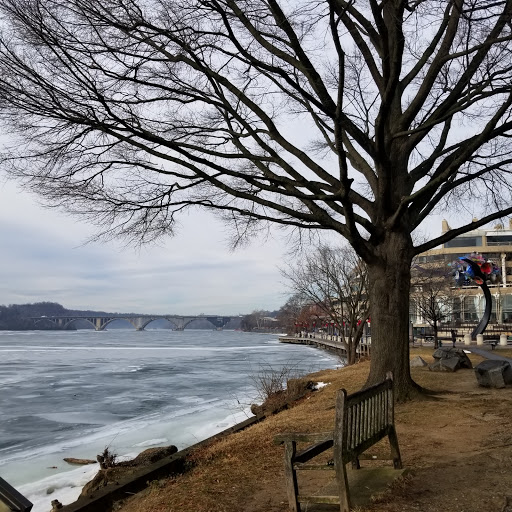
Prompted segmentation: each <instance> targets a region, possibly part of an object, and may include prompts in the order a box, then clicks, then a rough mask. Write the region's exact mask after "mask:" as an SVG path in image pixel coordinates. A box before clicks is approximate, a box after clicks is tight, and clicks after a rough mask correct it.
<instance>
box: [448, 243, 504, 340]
mask: <svg viewBox="0 0 512 512" xmlns="http://www.w3.org/2000/svg"><path fill="white" fill-rule="evenodd" d="M450 266H452V267H453V269H454V272H453V276H454V278H455V283H456V284H457V285H458V286H463V285H465V284H470V283H471V282H474V283H475V284H477V285H478V286H480V288H482V291H483V293H484V299H485V308H484V314H483V316H482V319H481V320H480V323H479V324H478V325H477V326H476V327H475V329H474V330H473V332H472V333H471V337H472V338H475V337H476V336H477V334H482V333H483V332H484V331H485V328H486V327H487V324H488V323H489V319H490V318H491V310H492V298H491V292H490V290H489V287H488V286H487V283H488V282H491V283H493V284H495V283H499V282H500V281H501V273H500V268H499V267H498V266H497V265H495V264H494V262H493V261H491V260H486V259H485V258H484V257H483V256H482V255H481V254H480V253H472V254H470V255H469V256H461V257H460V258H459V259H458V261H456V262H454V263H452V264H451V265H450Z"/></svg>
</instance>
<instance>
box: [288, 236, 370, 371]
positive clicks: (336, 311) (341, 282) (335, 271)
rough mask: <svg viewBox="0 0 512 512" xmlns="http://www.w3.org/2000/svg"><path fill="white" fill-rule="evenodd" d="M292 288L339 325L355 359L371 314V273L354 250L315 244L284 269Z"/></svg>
mask: <svg viewBox="0 0 512 512" xmlns="http://www.w3.org/2000/svg"><path fill="white" fill-rule="evenodd" d="M281 273H282V275H283V276H284V277H285V278H286V280H287V281H288V284H289V286H290V288H291V289H292V290H293V291H294V292H295V293H296V294H300V295H301V296H303V297H307V299H308V300H309V301H310V302H311V303H312V304H314V305H315V306H316V307H317V308H318V309H319V310H320V311H321V312H322V314H323V318H324V320H325V321H328V322H331V321H332V322H333V323H334V324H335V325H336V326H337V327H338V333H339V336H340V338H341V342H342V343H343V345H344V348H345V350H346V351H347V362H348V364H354V363H355V362H356V356H357V352H356V350H357V347H358V345H359V342H360V341H361V337H362V335H363V332H364V324H365V323H366V321H367V320H368V317H369V314H370V302H369V298H368V289H369V286H368V272H367V269H366V265H365V264H364V262H363V261H362V260H361V259H360V258H359V257H358V256H357V254H356V253H355V252H354V250H353V249H351V248H348V247H343V248H337V247H330V246H327V245H321V246H319V247H312V248H311V249H310V250H308V251H307V254H306V255H305V256H300V257H299V258H298V261H297V262H296V263H293V264H290V265H289V266H288V267H286V268H283V269H281Z"/></svg>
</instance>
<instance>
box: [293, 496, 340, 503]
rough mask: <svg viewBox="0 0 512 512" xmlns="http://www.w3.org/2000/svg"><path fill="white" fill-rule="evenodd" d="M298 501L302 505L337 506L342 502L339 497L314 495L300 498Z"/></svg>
mask: <svg viewBox="0 0 512 512" xmlns="http://www.w3.org/2000/svg"><path fill="white" fill-rule="evenodd" d="M298 501H299V502H300V503H326V504H329V505H337V504H338V503H339V502H340V497H339V496H319V495H316V494H314V495H313V496H303V495H302V494H301V495H300V496H299V499H298Z"/></svg>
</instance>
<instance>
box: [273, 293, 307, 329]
mask: <svg viewBox="0 0 512 512" xmlns="http://www.w3.org/2000/svg"><path fill="white" fill-rule="evenodd" d="M308 305H309V302H308V300H307V298H306V297H304V296H302V295H301V294H298V293H295V294H293V295H292V296H291V297H290V298H289V299H288V300H287V301H286V302H285V304H283V306H281V307H280V308H279V312H278V314H277V318H278V319H279V322H280V324H281V325H282V326H283V327H284V329H285V330H286V332H287V334H296V333H297V326H298V324H299V323H300V322H301V321H302V319H301V314H302V312H303V311H304V309H305V307H307V306H308Z"/></svg>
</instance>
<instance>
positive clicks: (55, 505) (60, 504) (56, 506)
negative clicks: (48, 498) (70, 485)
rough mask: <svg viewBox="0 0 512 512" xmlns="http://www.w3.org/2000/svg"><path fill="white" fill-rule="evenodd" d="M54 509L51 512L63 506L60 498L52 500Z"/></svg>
mask: <svg viewBox="0 0 512 512" xmlns="http://www.w3.org/2000/svg"><path fill="white" fill-rule="evenodd" d="M51 505H52V509H51V511H50V512H55V511H56V510H59V509H61V508H62V503H61V502H60V501H59V500H52V503H51Z"/></svg>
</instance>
